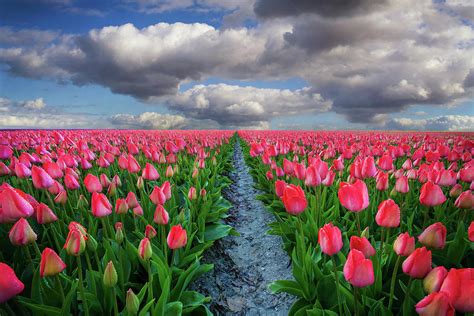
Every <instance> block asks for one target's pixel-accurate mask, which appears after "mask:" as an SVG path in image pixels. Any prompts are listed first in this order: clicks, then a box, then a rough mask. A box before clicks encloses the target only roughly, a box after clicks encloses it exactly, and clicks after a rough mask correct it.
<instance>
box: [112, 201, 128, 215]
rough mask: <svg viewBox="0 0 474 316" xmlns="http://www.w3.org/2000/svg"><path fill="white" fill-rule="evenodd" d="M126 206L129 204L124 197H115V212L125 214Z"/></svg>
mask: <svg viewBox="0 0 474 316" xmlns="http://www.w3.org/2000/svg"><path fill="white" fill-rule="evenodd" d="M128 208H129V206H128V203H127V201H126V200H125V199H117V201H115V213H116V214H127V212H128Z"/></svg>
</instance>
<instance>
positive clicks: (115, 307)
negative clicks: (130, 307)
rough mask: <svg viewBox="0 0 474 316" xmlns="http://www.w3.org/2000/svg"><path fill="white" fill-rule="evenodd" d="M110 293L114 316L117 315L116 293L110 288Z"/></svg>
mask: <svg viewBox="0 0 474 316" xmlns="http://www.w3.org/2000/svg"><path fill="white" fill-rule="evenodd" d="M110 293H111V294H112V300H113V301H114V316H117V315H118V305H117V293H116V292H115V288H111V291H110Z"/></svg>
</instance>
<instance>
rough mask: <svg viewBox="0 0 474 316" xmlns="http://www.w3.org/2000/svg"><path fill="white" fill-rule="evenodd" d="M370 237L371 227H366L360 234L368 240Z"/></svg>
mask: <svg viewBox="0 0 474 316" xmlns="http://www.w3.org/2000/svg"><path fill="white" fill-rule="evenodd" d="M369 236H370V233H369V227H366V228H365V229H364V230H363V231H362V233H361V234H360V237H364V238H368V237H369Z"/></svg>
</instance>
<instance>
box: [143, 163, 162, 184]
mask: <svg viewBox="0 0 474 316" xmlns="http://www.w3.org/2000/svg"><path fill="white" fill-rule="evenodd" d="M142 178H143V179H145V180H158V179H159V178H160V174H159V173H158V171H157V170H156V168H155V167H154V166H153V165H152V164H150V163H148V162H147V163H146V165H145V168H143V171H142Z"/></svg>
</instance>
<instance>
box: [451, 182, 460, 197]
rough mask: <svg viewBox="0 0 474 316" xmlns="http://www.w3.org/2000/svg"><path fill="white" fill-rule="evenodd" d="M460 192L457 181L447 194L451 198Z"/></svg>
mask: <svg viewBox="0 0 474 316" xmlns="http://www.w3.org/2000/svg"><path fill="white" fill-rule="evenodd" d="M461 193H462V186H461V185H460V184H459V183H456V184H455V185H454V186H453V187H452V188H451V190H449V196H450V197H452V198H457V197H458V196H459V195H461Z"/></svg>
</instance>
